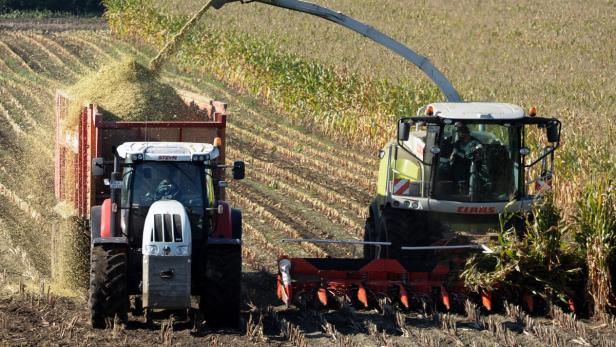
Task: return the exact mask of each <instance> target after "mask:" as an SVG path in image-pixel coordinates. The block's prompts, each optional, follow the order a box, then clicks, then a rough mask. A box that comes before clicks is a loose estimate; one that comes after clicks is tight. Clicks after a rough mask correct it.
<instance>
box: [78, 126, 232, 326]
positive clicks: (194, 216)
mask: <svg viewBox="0 0 616 347" xmlns="http://www.w3.org/2000/svg"><path fill="white" fill-rule="evenodd" d="M220 142H221V140H220V139H218V138H217V139H216V140H215V141H214V144H207V143H188V142H126V143H123V144H122V145H120V146H118V147H117V148H116V149H115V150H114V152H115V153H114V163H113V167H114V169H113V173H112V174H111V179H110V180H108V181H107V183H108V184H109V187H110V198H109V199H107V200H105V201H104V202H103V204H102V206H101V207H100V208H97V207H95V208H93V210H92V214H93V215H94V214H98V216H93V220H100V221H101V222H100V225H97V224H96V223H93V224H92V228H91V232H92V266H91V284H90V306H91V311H92V323H93V325H94V326H104V324H105V319H107V318H110V317H111V318H113V317H114V316H115V315H118V316H122V315H126V313H127V312H128V308H129V297H130V296H133V298H134V302H135V304H134V306H135V308H136V309H137V311H141V310H142V309H145V313H146V317H148V316H149V315H150V313H152V312H153V310H158V309H166V310H187V309H189V308H190V307H191V295H196V296H200V309H202V310H203V312H204V315H205V317H206V320H209V321H210V322H211V323H213V324H218V323H220V324H221V325H227V326H234V325H236V324H237V323H238V318H239V290H240V283H239V280H240V276H241V249H240V247H241V212H240V211H239V210H236V209H231V208H230V207H229V206H228V204H226V203H225V202H224V201H222V200H217V196H220V195H222V192H219V191H218V190H219V189H220V188H224V187H226V185H227V183H226V182H225V181H223V180H220V179H215V178H214V177H215V176H214V175H213V171H215V170H222V169H224V168H226V166H225V165H219V164H218V162H217V158H218V156H219V148H218V145H219V143H220ZM233 176H234V178H237V179H241V178H243V176H244V165H243V162H240V161H238V162H235V163H234V165H233Z"/></svg>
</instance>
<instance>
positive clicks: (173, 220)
mask: <svg viewBox="0 0 616 347" xmlns="http://www.w3.org/2000/svg"><path fill="white" fill-rule="evenodd" d="M150 241H152V242H182V241H183V240H182V219H181V217H180V215H179V214H169V213H165V214H155V215H154V230H153V231H152V238H151V240H150Z"/></svg>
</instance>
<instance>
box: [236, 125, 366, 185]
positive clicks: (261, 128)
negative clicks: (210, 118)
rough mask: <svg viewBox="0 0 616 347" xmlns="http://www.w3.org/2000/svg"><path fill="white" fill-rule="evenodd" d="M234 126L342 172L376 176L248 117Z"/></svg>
mask: <svg viewBox="0 0 616 347" xmlns="http://www.w3.org/2000/svg"><path fill="white" fill-rule="evenodd" d="M233 123H234V124H236V125H237V126H238V127H240V128H243V129H250V131H251V132H252V133H254V134H255V135H259V136H261V137H263V138H267V139H269V140H271V141H272V142H275V143H277V144H280V145H283V146H286V147H287V148H293V149H294V150H295V151H297V152H298V153H302V154H304V155H306V156H308V157H313V158H315V159H318V160H320V161H322V162H329V163H331V165H332V166H335V167H338V168H340V169H341V170H347V171H349V172H354V173H356V174H357V175H358V176H364V177H372V176H376V175H374V171H373V170H372V169H371V168H367V167H365V166H364V165H363V162H362V164H358V163H356V162H354V161H350V160H348V159H347V158H344V157H342V158H337V157H334V156H333V155H332V153H330V152H327V151H323V150H320V149H315V148H313V147H311V146H309V145H304V144H303V143H301V142H299V141H297V140H296V139H294V138H291V137H288V136H286V135H283V134H279V133H277V132H276V131H272V130H274V129H272V128H270V127H268V126H267V125H264V124H260V123H258V122H256V121H254V120H251V119H250V118H249V117H246V116H237V117H235V119H234V122H233Z"/></svg>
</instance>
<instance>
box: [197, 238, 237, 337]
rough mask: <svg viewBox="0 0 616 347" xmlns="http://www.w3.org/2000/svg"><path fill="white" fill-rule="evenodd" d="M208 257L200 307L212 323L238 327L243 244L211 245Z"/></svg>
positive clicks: (219, 325)
mask: <svg viewBox="0 0 616 347" xmlns="http://www.w3.org/2000/svg"><path fill="white" fill-rule="evenodd" d="M206 258H207V260H206V266H205V269H206V270H205V283H204V284H203V289H202V292H201V298H200V300H199V309H200V310H201V311H202V312H203V315H204V316H205V321H206V323H208V324H211V325H213V326H216V327H228V328H238V327H239V321H240V290H241V277H242V248H241V246H236V245H216V246H209V247H208V248H207V255H206Z"/></svg>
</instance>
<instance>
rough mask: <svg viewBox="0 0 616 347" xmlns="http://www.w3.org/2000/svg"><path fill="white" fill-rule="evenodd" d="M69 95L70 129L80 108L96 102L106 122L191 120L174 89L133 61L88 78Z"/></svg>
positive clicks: (105, 68) (78, 83)
mask: <svg viewBox="0 0 616 347" xmlns="http://www.w3.org/2000/svg"><path fill="white" fill-rule="evenodd" d="M67 93H68V95H69V97H70V99H71V105H70V107H69V119H67V120H66V126H67V127H68V128H74V127H75V126H76V125H77V124H78V120H79V114H80V110H81V107H82V106H83V105H84V104H88V103H96V104H97V105H98V110H99V112H101V113H102V114H103V117H104V118H105V119H107V120H112V119H113V120H130V121H145V120H149V121H157V120H188V119H189V118H190V114H191V113H190V112H189V110H188V107H187V106H186V104H185V103H184V102H183V101H182V98H181V97H180V96H179V95H178V93H177V92H176V91H175V89H174V88H173V87H171V86H170V85H168V84H165V83H163V82H162V81H161V80H160V79H159V78H158V75H157V74H156V73H155V72H153V71H152V70H150V69H148V68H147V67H145V66H143V65H141V64H140V63H139V62H137V61H136V60H134V59H124V60H121V61H118V62H114V63H111V64H108V65H105V66H103V67H102V68H101V69H100V70H99V71H98V72H97V73H94V74H88V75H85V76H84V78H83V79H81V80H80V81H78V82H77V83H76V84H75V85H73V86H72V87H71V88H70V89H68V90H67Z"/></svg>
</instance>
